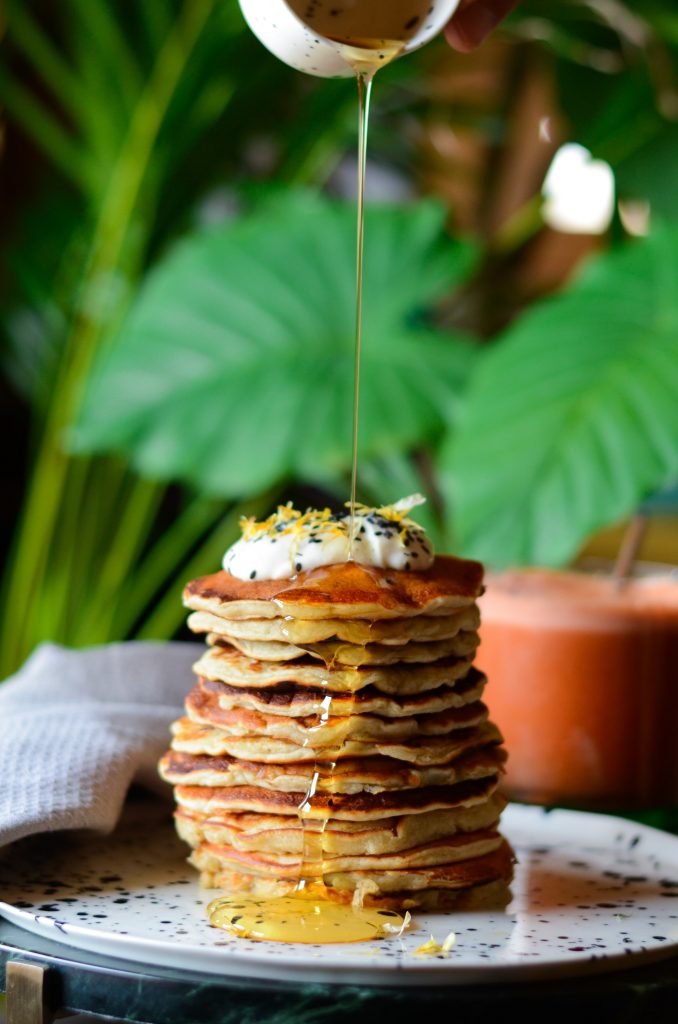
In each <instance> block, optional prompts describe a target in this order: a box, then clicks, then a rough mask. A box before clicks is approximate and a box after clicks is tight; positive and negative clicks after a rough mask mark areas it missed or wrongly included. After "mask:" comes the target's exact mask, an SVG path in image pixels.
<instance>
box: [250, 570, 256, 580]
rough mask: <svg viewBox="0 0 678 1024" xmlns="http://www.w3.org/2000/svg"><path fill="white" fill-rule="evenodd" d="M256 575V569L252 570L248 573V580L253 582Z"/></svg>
mask: <svg viewBox="0 0 678 1024" xmlns="http://www.w3.org/2000/svg"><path fill="white" fill-rule="evenodd" d="M256 575H257V570H256V569H252V572H251V573H250V579H251V580H253V579H254V577H255V576H256Z"/></svg>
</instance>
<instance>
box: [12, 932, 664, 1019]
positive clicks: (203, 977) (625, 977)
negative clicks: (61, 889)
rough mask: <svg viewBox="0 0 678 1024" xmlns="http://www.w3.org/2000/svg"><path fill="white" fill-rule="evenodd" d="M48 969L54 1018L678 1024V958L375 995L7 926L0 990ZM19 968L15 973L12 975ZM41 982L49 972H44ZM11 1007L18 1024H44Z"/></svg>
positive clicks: (47, 990)
mask: <svg viewBox="0 0 678 1024" xmlns="http://www.w3.org/2000/svg"><path fill="white" fill-rule="evenodd" d="M16 962H20V963H25V964H30V965H34V966H35V967H37V968H42V969H44V976H43V977H44V988H43V992H44V998H45V1002H46V1004H47V1006H48V1008H50V1009H51V1010H57V1009H63V1008H68V1009H71V1010H80V1011H83V1012H89V1013H99V1014H106V1015H110V1016H114V1017H121V1018H126V1019H129V1020H132V1021H147V1022H151V1024H334V1022H335V1021H351V1024H362V1022H370V1024H376V1022H377V1021H383V1022H384V1024H400V1022H403V1024H404V1022H408V1024H410V1022H412V1024H419V1022H421V1021H422V1019H423V1018H425V1019H426V1020H427V1021H430V1022H431V1024H433V1022H435V1024H438V1022H441V1024H447V1022H451V1021H452V1020H454V1021H455V1022H456V1021H458V1020H459V1019H460V1015H463V1020H464V1021H465V1022H466V1021H468V1022H469V1024H483V1022H485V1021H487V1022H490V1021H492V1022H493V1024H494V1022H496V1021H498V1020H500V1019H502V1018H504V1016H505V1015H510V1017H511V1019H515V1020H516V1021H518V1022H520V1024H531V1022H535V1024H536V1022H539V1024H560V1022H563V1024H565V1022H567V1024H589V1022H590V1024H593V1022H595V1024H600V1021H601V1020H602V1021H605V1020H607V1021H610V1022H611V1024H636V1022H637V1024H664V1022H666V1024H676V1021H678V957H671V958H668V959H665V960H661V961H658V962H657V963H654V964H649V965H646V966H643V967H636V968H633V969H630V970H627V971H621V972H619V971H617V972H614V973H609V974H600V975H597V976H594V977H592V976H588V977H583V978H579V979H578V978H564V979H561V980H556V981H550V982H539V983H536V982H530V983H514V984H510V985H506V984H504V985H501V986H499V985H485V986H477V985H474V986H459V987H457V986H455V987H453V988H449V987H447V988H432V987H431V988H423V987H422V988H416V989H413V988H397V987H388V988H381V987H380V988H368V987H356V986H351V985H328V984H322V985H321V984H303V985H302V984H284V983H280V982H262V981H257V982H256V983H253V982H251V981H245V980H243V981H239V980H237V979H232V978H224V979H223V980H222V979H220V978H218V977H215V976H214V975H208V974H200V973H196V972H192V971H177V970H172V969H165V968H161V967H155V966H147V965H143V964H139V965H130V963H129V962H126V961H123V960H115V959H113V958H110V957H102V956H97V955H95V954H92V953H82V952H80V951H78V950H75V949H72V948H70V947H69V946H65V945H61V944H59V943H56V942H52V941H49V940H47V939H43V938H42V937H37V936H35V935H33V934H31V933H29V932H27V931H24V930H23V929H20V928H17V927H15V926H14V925H11V924H9V923H8V922H6V921H2V920H1V919H0V988H3V987H4V986H3V985H2V982H3V979H4V978H5V971H6V968H7V965H8V964H14V963H16ZM12 970H16V969H15V968H12V967H10V973H11V971H12ZM35 974H36V975H40V971H39V970H38V971H36V972H35ZM10 1004H11V999H10V1000H8V1010H9V1024H33V1020H34V1019H35V1018H31V1017H30V1015H29V1014H28V1013H27V1012H26V1011H24V1010H23V1009H21V1008H20V1007H19V1006H18V1000H16V999H15V1006H14V1008H12V1006H11V1005H10Z"/></svg>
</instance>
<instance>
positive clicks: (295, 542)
mask: <svg viewBox="0 0 678 1024" xmlns="http://www.w3.org/2000/svg"><path fill="white" fill-rule="evenodd" d="M424 501H425V498H423V497H422V496H421V495H420V494H413V495H411V496H410V497H408V498H401V500H400V501H397V502H396V503H395V504H394V505H383V506H382V507H381V508H367V507H366V506H365V505H357V506H356V509H355V515H354V517H353V522H352V523H351V514H350V512H338V513H337V512H332V511H331V510H330V509H328V508H326V509H322V510H318V509H307V511H306V512H299V511H298V510H297V509H295V508H293V507H292V504H291V503H289V502H288V504H287V505H279V506H278V511H277V512H274V513H273V515H271V516H269V517H268V519H265V520H264V521H263V522H257V521H256V520H255V519H243V520H241V523H240V525H241V528H242V537H241V538H240V540H238V541H236V543H235V544H233V545H232V546H231V547H230V548H229V549H228V551H227V552H226V554H225V555H224V560H223V567H224V569H225V570H226V572H229V573H230V574H231V575H232V576H236V577H237V578H238V579H241V580H283V579H290V578H291V577H293V576H296V575H297V573H299V572H305V571H307V570H309V569H317V568H318V567H319V566H322V565H335V564H336V563H337V562H346V561H349V560H352V561H354V562H358V563H359V564H360V565H373V566H376V567H378V568H380V569H405V570H408V569H409V570H417V571H421V570H423V569H429V568H430V567H431V565H432V564H433V559H434V552H433V545H432V544H431V542H430V540H429V539H428V537H427V536H426V531H425V530H424V529H423V527H421V526H419V524H418V523H415V522H414V521H413V520H412V519H409V518H408V512H410V511H411V510H412V509H413V508H415V507H416V506H417V505H421V504H422V503H423V502H424ZM349 535H351V536H349ZM351 537H352V543H351V542H350V541H351Z"/></svg>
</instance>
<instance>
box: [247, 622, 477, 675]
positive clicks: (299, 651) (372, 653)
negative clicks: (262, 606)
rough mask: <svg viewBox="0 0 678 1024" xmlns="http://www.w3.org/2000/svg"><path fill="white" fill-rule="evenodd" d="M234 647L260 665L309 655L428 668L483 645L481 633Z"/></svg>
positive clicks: (257, 643) (254, 643)
mask: <svg viewBox="0 0 678 1024" xmlns="http://www.w3.org/2000/svg"><path fill="white" fill-rule="evenodd" d="M230 643H231V644H232V645H233V646H234V647H236V648H237V649H238V650H239V651H240V652H241V653H242V654H244V655H245V656H246V657H248V658H256V659H258V660H259V661H293V660H294V659H295V658H300V657H303V655H304V654H309V655H310V656H311V657H312V658H318V660H319V661H322V662H324V663H325V665H326V666H329V667H331V666H334V665H350V666H354V667H356V668H359V667H360V666H361V665H394V664H403V663H406V664H409V663H415V664H418V665H424V664H426V663H427V662H429V661H439V660H440V659H441V658H451V657H455V658H468V657H469V656H470V655H473V653H474V652H475V649H476V647H477V646H478V643H479V637H478V634H477V632H470V631H469V632H462V633H457V635H456V636H454V637H452V638H451V639H450V640H433V641H430V642H429V643H422V644H420V643H417V641H416V640H410V641H409V642H408V643H405V644H401V645H400V646H398V647H396V646H394V645H393V644H346V643H343V642H342V641H341V640H323V641H322V642H321V643H317V644H304V646H303V647H300V646H299V645H298V644H287V643H279V642H278V641H277V640H242V639H241V638H240V637H231V638H230Z"/></svg>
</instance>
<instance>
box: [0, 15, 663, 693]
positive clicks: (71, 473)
mask: <svg viewBox="0 0 678 1024" xmlns="http://www.w3.org/2000/svg"><path fill="white" fill-rule="evenodd" d="M2 17H3V18H4V20H3V21H2V24H1V31H2V35H3V53H2V65H1V66H0V102H1V103H2V108H3V122H2V154H1V163H0V174H1V176H2V186H3V192H2V194H3V196H4V197H5V202H4V203H3V204H2V210H1V211H0V217H1V221H0V230H1V231H2V239H3V269H4V275H3V279H2V289H1V293H0V304H1V308H2V338H1V350H0V351H1V357H2V378H3V379H2V384H1V385H0V386H1V388H2V424H3V437H4V439H5V445H4V447H5V459H4V460H3V470H2V473H3V480H2V491H3V502H2V506H1V514H2V517H3V537H4V538H5V539H6V545H5V547H6V559H5V568H4V575H3V588H2V611H1V612H0V621H1V623H2V641H1V643H0V659H1V660H2V665H1V666H0V669H1V671H2V674H3V675H4V674H6V673H8V672H9V671H11V670H12V669H13V668H15V667H16V665H17V664H19V663H20V661H21V660H22V659H23V658H24V657H25V656H26V654H27V653H28V652H29V651H30V650H31V649H32V647H33V646H34V645H35V644H36V643H37V642H39V641H40V640H43V639H53V640H57V641H61V642H64V643H69V644H76V645H77V644H90V643H97V642H104V641H107V640H111V639H119V638H123V637H130V636H138V637H160V638H162V637H168V636H172V635H173V634H174V633H175V632H176V631H177V629H179V628H180V624H181V621H182V619H183V611H182V608H181V604H180V597H179V594H180V587H181V585H182V583H183V582H184V581H185V580H186V579H187V578H189V577H190V576H192V575H196V574H199V573H201V572H207V571H212V570H213V569H214V568H216V567H217V565H218V563H219V561H220V558H221V555H222V553H223V551H224V549H225V548H226V547H227V546H228V545H229V544H230V543H231V542H232V540H233V539H234V538H235V536H236V534H237V532H238V520H239V517H240V516H241V515H250V514H256V515H262V514H265V513H267V512H268V511H269V510H270V508H271V506H273V505H274V504H275V503H276V502H277V501H280V500H287V499H288V498H290V497H292V498H296V499H297V500H298V501H301V502H302V503H304V502H305V501H313V502H316V501H323V502H327V501H333V502H335V503H339V504H340V503H341V502H343V501H344V500H345V497H346V496H347V492H348V483H347V478H348V472H349V463H350V438H349V434H350V415H351V409H350V402H351V375H352V353H353V333H352V332H353V323H352V314H353V297H352V296H353V291H352V290H353V258H354V257H353V230H354V206H353V202H352V198H353V194H354V193H353V189H354V160H355V134H356V99H355V89H354V87H353V86H352V84H351V82H350V81H346V80H343V81H321V80H315V79H311V78H307V77H306V76H303V75H301V74H298V73H296V72H294V71H292V70H290V69H288V68H286V67H285V66H283V65H282V64H280V63H279V62H277V61H276V60H275V59H274V58H273V57H271V56H270V55H269V54H268V53H267V52H266V51H265V50H264V49H263V48H262V47H261V46H260V44H259V43H258V42H257V41H256V40H255V39H254V38H253V37H252V35H251V33H250V32H249V30H248V29H247V28H246V26H245V24H244V22H243V20H242V17H241V15H240V12H239V9H238V6H237V4H236V2H235V0H144V2H143V3H141V4H139V3H135V2H132V0H63V2H62V3H60V4H58V5H54V4H50V3H48V2H46V0H6V2H5V5H4V14H3V16H2ZM566 143H577V144H579V146H581V147H585V150H578V151H576V153H577V154H578V156H577V159H578V161H579V164H580V167H579V170H577V167H576V166H575V163H576V161H575V163H573V162H572V160H570V163H569V164H568V165H567V168H569V169H566V171H565V172H563V166H565V165H564V164H563V161H562V160H561V165H560V167H561V169H560V172H559V181H560V184H559V185H558V188H559V189H560V192H559V195H556V196H554V195H553V194H552V190H551V192H550V191H549V186H548V182H549V178H548V176H547V175H548V172H549V168H551V169H552V171H553V169H554V167H555V163H554V161H556V160H557V159H558V155H559V154H561V155H562V154H563V152H564V151H563V149H562V147H563V146H564V145H565V144H566ZM570 156H572V151H570ZM598 161H604V164H603V165H601V164H600V163H598ZM369 165H370V166H369V181H368V193H369V198H370V200H371V207H370V210H369V217H368V226H367V243H366V244H367V251H366V259H367V270H366V314H365V315H366V330H365V338H364V346H365V356H364V360H365V362H364V382H363V389H362V395H363V399H362V407H361V432H362V436H361V470H360V483H359V490H360V497H361V498H362V499H363V500H365V501H367V502H370V503H375V502H376V503H383V502H386V501H391V500H395V499H397V498H398V497H401V496H402V495H404V494H407V493H410V492H412V491H414V490H421V491H423V492H424V493H425V494H427V496H428V497H429V503H428V506H427V510H426V512H425V514H424V516H423V518H424V520H425V525H426V526H427V528H428V529H430V530H431V532H432V534H433V536H434V539H435V541H436V543H437V544H438V545H440V546H441V547H445V548H448V549H451V548H453V549H454V550H456V551H459V552H461V553H465V554H470V555H476V556H478V557H481V558H483V559H485V560H487V561H488V563H489V564H491V565H495V566H501V565H505V564H515V563H523V564H525V563H527V564H529V563H542V564H566V563H568V562H569V561H571V560H572V559H573V558H575V557H576V556H577V555H578V553H580V552H581V551H582V549H583V548H585V545H588V547H587V548H585V550H596V551H608V552H609V551H612V550H613V549H614V548H615V546H616V545H617V544H618V529H619V528H618V527H617V525H616V524H619V523H620V522H622V521H623V520H624V519H625V518H627V517H629V516H630V515H632V514H633V513H634V512H635V511H636V510H637V509H638V507H639V505H640V503H641V502H643V501H646V500H647V499H648V498H652V501H653V502H654V504H653V506H652V507H653V511H654V513H655V516H654V519H653V523H654V527H653V530H652V531H650V533H649V534H648V536H647V542H646V545H645V554H646V555H649V556H650V557H661V558H665V559H674V560H677V561H678V551H677V550H676V547H677V545H676V540H675V530H674V529H673V523H674V520H673V519H672V517H671V512H672V509H673V499H672V498H671V495H670V494H669V495H668V497H667V496H665V495H664V496H663V497H662V496H660V497H659V498H657V497H656V495H657V494H660V495H661V494H662V493H663V492H665V491H666V489H667V488H669V489H670V488H671V487H672V486H673V485H675V482H676V480H677V479H678V223H677V222H678V190H677V189H676V184H675V183H676V175H677V172H678V12H677V11H676V9H675V5H674V4H673V3H672V2H671V0H633V2H631V0H628V2H625V3H622V2H621V0H566V2H561V3H559V2H537V0H532V2H531V0H526V2H524V3H522V4H521V5H520V7H519V9H518V11H517V12H516V13H515V15H514V16H512V18H511V19H510V20H509V22H508V23H507V24H506V25H505V27H504V28H503V29H502V30H501V31H500V32H498V33H496V35H495V36H494V37H493V38H492V39H491V40H490V41H489V42H488V43H487V44H486V45H485V46H484V47H483V48H482V49H481V50H480V51H479V52H477V53H476V54H473V55H471V56H461V55H458V54H454V53H452V51H451V50H449V48H448V47H447V46H446V45H445V43H444V42H443V41H442V40H439V41H437V42H435V43H433V44H431V45H430V46H428V47H427V48H426V49H425V50H423V51H420V52H419V53H417V54H414V55H411V56H408V57H407V58H406V59H403V60H402V61H399V62H396V63H395V64H394V65H392V66H390V67H389V68H387V69H385V70H384V71H383V72H382V73H381V74H380V75H379V76H378V78H377V81H376V86H375V91H374V98H373V117H372V125H371V139H370V154H369ZM603 171H604V172H606V173H608V174H609V175H610V181H612V182H613V183H614V193H610V209H609V216H605V215H604V211H603V219H602V222H601V217H600V214H601V209H600V207H601V206H604V205H605V202H606V200H605V199H604V197H603V198H600V196H602V193H600V189H599V188H598V185H596V184H595V182H596V181H597V182H598V184H600V179H601V174H602V177H603V178H605V174H604V173H603ZM592 174H593V177H592V176H591V175H592ZM545 181H546V184H545ZM563 182H564V184H563ZM563 190H564V193H566V194H567V195H569V197H570V207H571V209H572V202H574V214H573V215H572V218H571V223H569V224H568V223H565V222H564V220H563V216H562V211H560V213H559V212H558V207H559V204H560V206H562V194H563ZM596 196H599V199H596ZM573 197H574V199H573ZM577 197H579V198H577ZM592 201H594V202H593V205H594V206H596V203H597V207H598V208H597V209H594V211H593V213H594V215H595V216H594V220H596V224H595V226H593V222H592V221H591V222H589V221H586V220H585V219H584V220H582V217H581V216H578V214H577V206H578V205H579V207H581V208H589V207H590V206H591V202H592ZM579 213H581V210H579ZM653 496H654V497H653ZM601 530H604V531H605V532H603V533H602V534H601V532H600V531H601ZM592 538H593V540H592Z"/></svg>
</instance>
